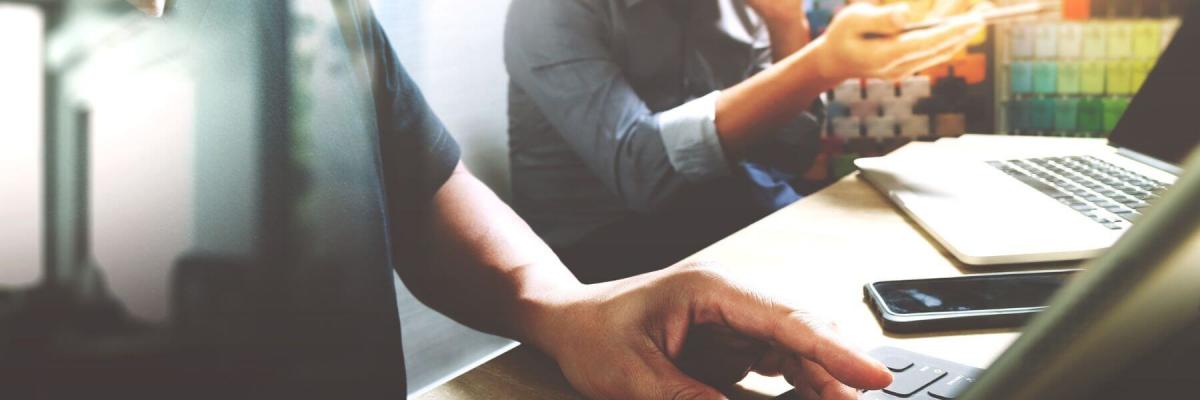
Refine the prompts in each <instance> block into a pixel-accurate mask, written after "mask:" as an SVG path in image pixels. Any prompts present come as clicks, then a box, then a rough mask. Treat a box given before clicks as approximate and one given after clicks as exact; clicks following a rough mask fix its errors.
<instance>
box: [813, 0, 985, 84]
mask: <svg viewBox="0 0 1200 400" xmlns="http://www.w3.org/2000/svg"><path fill="white" fill-rule="evenodd" d="M939 4H942V3H939ZM946 4H951V5H953V4H958V2H949V3H946ZM946 7H950V6H946ZM952 11H955V10H954V9H949V8H948V9H939V10H938V11H937V12H938V13H942V12H952ZM909 18H910V16H909V10H908V5H907V4H904V3H899V4H895V5H889V6H884V7H879V6H875V5H872V4H868V3H855V4H853V5H850V6H847V7H846V8H845V9H843V10H842V12H840V13H838V15H837V17H835V18H834V19H833V22H832V23H831V24H830V26H829V29H828V30H827V31H826V33H825V35H824V36H822V37H821V38H819V39H817V40H815V41H813V45H814V46H817V47H816V49H817V52H818V54H819V56H818V57H817V59H818V60H819V62H818V69H819V73H820V74H821V75H822V76H823V77H825V78H828V79H831V80H833V81H840V80H844V79H850V78H884V79H897V78H901V77H903V76H907V75H911V74H913V73H915V72H917V71H920V70H923V69H926V68H929V67H933V66H935V65H938V64H941V63H944V62H946V61H949V60H950V59H951V57H953V56H954V54H956V53H958V52H960V51H961V50H962V49H963V48H965V47H966V46H967V44H968V43H969V42H970V39H971V38H972V37H974V36H975V35H976V34H978V33H979V30H980V29H983V27H984V23H983V20H982V19H981V18H980V17H979V16H978V15H974V14H964V15H959V16H956V17H954V18H953V19H951V20H950V21H949V22H946V23H944V24H941V25H938V26H936V27H933V28H929V29H922V30H917V31H913V32H903V29H904V27H905V26H906V25H907V24H908V23H909ZM868 33H870V34H876V35H882V36H883V37H868V36H867V34H868Z"/></svg>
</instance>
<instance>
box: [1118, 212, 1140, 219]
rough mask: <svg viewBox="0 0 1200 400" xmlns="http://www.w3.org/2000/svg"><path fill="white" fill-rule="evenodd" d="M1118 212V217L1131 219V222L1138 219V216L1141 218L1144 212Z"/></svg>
mask: <svg viewBox="0 0 1200 400" xmlns="http://www.w3.org/2000/svg"><path fill="white" fill-rule="evenodd" d="M1116 214H1117V216H1118V217H1121V218H1122V219H1124V220H1126V221H1129V222H1134V221H1135V220H1137V219H1138V218H1140V217H1141V216H1142V214H1140V213H1137V212H1134V211H1129V212H1119V213H1116Z"/></svg>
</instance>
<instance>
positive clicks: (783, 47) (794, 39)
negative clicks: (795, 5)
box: [767, 15, 812, 63]
mask: <svg viewBox="0 0 1200 400" xmlns="http://www.w3.org/2000/svg"><path fill="white" fill-rule="evenodd" d="M767 33H768V35H769V36H770V37H771V60H772V61H773V62H775V63H779V62H782V61H783V60H785V59H787V57H788V56H790V55H792V54H795V53H796V52H797V51H800V49H802V48H804V46H806V45H808V42H809V41H810V40H811V35H812V34H811V32H810V30H809V27H808V20H807V19H806V18H805V16H804V15H800V16H798V17H796V18H791V19H789V20H787V21H783V22H773V21H771V22H767Z"/></svg>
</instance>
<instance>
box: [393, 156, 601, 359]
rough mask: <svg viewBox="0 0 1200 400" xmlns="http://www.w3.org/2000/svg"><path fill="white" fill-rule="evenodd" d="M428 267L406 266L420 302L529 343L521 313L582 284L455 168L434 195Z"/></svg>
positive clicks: (499, 203)
mask: <svg viewBox="0 0 1200 400" xmlns="http://www.w3.org/2000/svg"><path fill="white" fill-rule="evenodd" d="M433 201H434V206H433V208H432V211H433V218H432V221H433V222H432V226H431V227H429V228H430V234H431V236H432V238H433V240H432V243H433V245H432V248H430V249H428V250H429V252H430V256H431V257H430V259H429V261H430V265H415V266H407V267H406V268H404V269H403V270H402V271H400V274H401V277H402V278H403V279H404V282H405V283H406V284H407V285H408V287H409V288H410V289H411V290H412V292H413V294H415V295H416V296H417V297H418V298H419V299H421V301H423V302H425V303H427V304H429V305H431V306H433V307H434V308H437V309H438V310H440V311H442V312H443V313H445V314H447V315H450V316H451V317H453V318H454V319H456V320H458V321H459V322H462V323H464V324H466V325H468V326H471V327H474V328H476V329H480V330H483V331H486V332H491V333H495V334H499V335H503V336H507V337H510V338H515V339H517V340H521V341H526V340H528V339H529V334H528V332H525V331H523V328H524V327H527V326H529V325H530V324H529V321H527V316H528V315H532V314H535V313H537V312H539V311H540V310H537V308H541V307H547V306H552V305H554V304H556V303H557V302H558V301H559V299H557V298H556V293H562V292H569V291H572V290H577V289H578V288H580V287H582V284H580V283H579V281H578V280H577V279H575V276H574V275H572V274H571V272H570V271H569V270H567V269H566V267H565V266H563V264H562V262H561V261H559V260H558V257H557V256H555V255H554V253H553V252H552V251H551V250H550V248H549V246H547V245H546V244H545V242H543V241H542V240H541V239H540V238H538V237H537V235H536V234H534V232H533V230H532V229H530V228H529V225H527V224H526V223H525V221H523V220H521V218H520V217H518V216H517V214H516V213H515V212H513V211H512V209H511V208H509V207H508V205H506V204H504V202H502V201H501V200H500V199H499V198H498V197H496V195H495V194H494V193H493V192H492V191H491V190H490V189H488V188H487V187H486V186H484V185H483V184H482V183H481V182H479V180H478V179H476V178H475V177H474V176H472V175H471V174H470V172H468V171H467V169H466V168H465V167H463V166H462V164H459V165H458V167H457V168H456V169H455V171H454V173H453V174H452V175H451V176H450V179H449V180H447V181H446V183H445V184H444V185H443V186H442V188H441V189H440V190H439V191H438V192H437V194H436V196H435V197H434V200H433Z"/></svg>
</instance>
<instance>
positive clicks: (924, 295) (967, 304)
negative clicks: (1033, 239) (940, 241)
mask: <svg viewBox="0 0 1200 400" xmlns="http://www.w3.org/2000/svg"><path fill="white" fill-rule="evenodd" d="M1074 273H1075V271H1055V272H1039V273H1030V274H1009V275H977V276H964V277H958V278H944V279H925V280H910V281H890V282H879V283H875V284H874V285H873V286H874V287H875V291H876V292H877V293H878V294H879V297H880V298H881V299H882V300H883V301H884V303H885V304H886V305H887V308H888V309H889V310H890V311H891V312H893V313H895V314H925V313H937V312H968V311H984V310H1003V309H1014V308H1030V307H1042V306H1045V305H1046V302H1047V300H1049V299H1050V296H1052V295H1054V292H1055V291H1057V290H1058V289H1059V288H1060V287H1062V286H1063V284H1064V283H1066V281H1067V279H1068V278H1070V277H1071V275H1072V274H1074Z"/></svg>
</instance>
